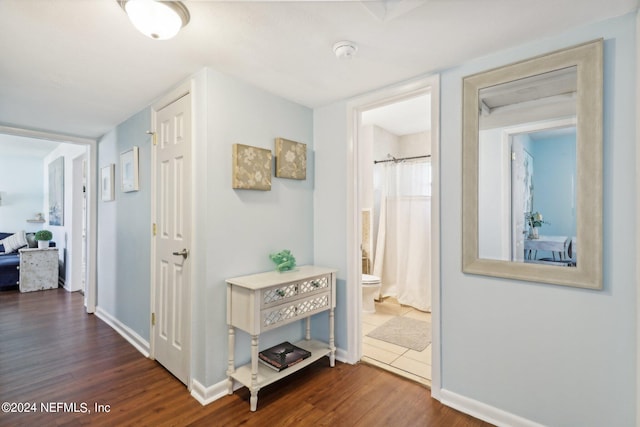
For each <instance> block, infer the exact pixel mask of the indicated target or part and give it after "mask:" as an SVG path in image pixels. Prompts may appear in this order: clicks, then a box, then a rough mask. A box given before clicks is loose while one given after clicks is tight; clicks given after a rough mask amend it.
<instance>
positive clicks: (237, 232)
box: [197, 70, 315, 385]
mask: <svg viewBox="0 0 640 427" xmlns="http://www.w3.org/2000/svg"><path fill="white" fill-rule="evenodd" d="M206 86H207V89H206V94H207V114H206V121H207V127H208V129H207V136H206V141H207V148H206V158H207V165H208V170H207V173H206V176H204V177H203V179H205V180H206V183H207V191H206V192H205V193H204V194H202V195H201V197H204V198H205V200H206V210H207V226H206V230H203V232H204V233H206V254H204V259H205V261H206V282H205V283H199V284H197V286H200V287H204V288H203V289H204V293H203V294H202V295H203V300H202V301H201V302H200V307H199V309H198V313H199V316H200V318H202V319H204V322H205V325H206V331H201V332H204V334H205V336H206V356H207V360H206V361H205V366H206V378H202V377H201V378H199V380H200V381H202V382H204V383H205V384H207V385H211V384H214V383H217V382H219V381H221V380H223V379H224V378H225V376H226V374H225V371H226V366H227V327H226V283H225V279H226V278H230V277H236V276H241V275H245V274H253V273H257V272H262V271H269V270H272V269H273V268H274V264H273V263H272V261H271V260H270V259H269V254H270V253H274V252H279V251H281V250H283V249H289V250H291V252H292V253H293V255H294V256H295V257H296V260H297V263H298V265H305V264H312V263H313V261H314V257H313V217H314V212H313V189H314V172H315V167H314V145H313V114H312V111H311V110H310V109H308V108H306V107H303V106H301V105H299V104H295V103H293V102H291V101H287V100H285V99H282V98H280V97H277V96H275V95H273V94H270V93H268V92H265V91H263V90H261V89H258V88H256V87H254V86H251V85H249V84H246V83H243V82H241V81H239V80H237V79H235V78H232V77H229V76H227V75H224V74H222V73H219V72H216V71H212V70H207V74H206ZM277 137H283V138H286V139H290V140H293V141H297V142H302V143H305V144H307V179H306V180H291V179H283V178H276V177H275V176H272V179H271V183H272V185H271V191H253V190H234V189H232V188H231V176H232V171H231V147H232V144H235V143H238V144H245V145H251V146H255V147H260V148H266V149H269V150H271V151H272V152H273V153H274V156H275V138H277ZM302 336H303V328H302V325H301V324H300V323H294V324H292V325H289V326H287V327H283V328H280V329H277V330H274V331H272V332H270V333H266V334H264V335H262V336H261V343H260V348H265V347H268V346H270V345H275V344H277V343H278V342H281V341H283V340H296V339H300V338H302ZM249 344H250V341H249V337H248V335H247V334H245V333H243V332H240V333H238V334H237V335H236V349H237V351H236V362H237V363H238V364H239V363H242V362H245V361H248V360H249V359H250V353H249V348H250V346H249ZM198 376H200V375H198Z"/></svg>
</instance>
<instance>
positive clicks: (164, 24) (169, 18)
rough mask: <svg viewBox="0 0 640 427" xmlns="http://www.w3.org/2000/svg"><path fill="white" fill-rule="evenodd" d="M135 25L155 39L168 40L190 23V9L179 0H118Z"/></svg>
mask: <svg viewBox="0 0 640 427" xmlns="http://www.w3.org/2000/svg"><path fill="white" fill-rule="evenodd" d="M118 3H119V4H120V7H122V8H123V9H124V11H125V12H127V15H129V19H130V20H131V23H132V24H133V26H134V27H136V28H137V29H138V31H140V32H141V33H142V34H144V35H145V36H147V37H150V38H152V39H154V40H166V39H170V38H172V37H174V36H175V35H176V34H178V31H180V29H181V28H182V27H184V26H185V25H187V23H189V18H190V15H189V10H188V9H187V7H186V6H185V5H184V4H182V2H179V1H156V0H118Z"/></svg>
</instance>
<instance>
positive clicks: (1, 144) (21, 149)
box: [0, 134, 60, 159]
mask: <svg viewBox="0 0 640 427" xmlns="http://www.w3.org/2000/svg"><path fill="white" fill-rule="evenodd" d="M58 145H60V143H58V142H53V141H47V140H44V139H35V138H26V137H23V136H13V135H4V134H0V155H2V156H13V157H16V156H19V157H25V156H26V157H37V158H39V159H44V158H45V157H46V156H47V154H49V153H51V152H52V151H53V150H55V149H56V147H58Z"/></svg>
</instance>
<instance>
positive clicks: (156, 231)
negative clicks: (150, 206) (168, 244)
mask: <svg viewBox="0 0 640 427" xmlns="http://www.w3.org/2000/svg"><path fill="white" fill-rule="evenodd" d="M156 234H158V226H157V225H156V223H155V222H154V223H153V235H154V236H155V235H156Z"/></svg>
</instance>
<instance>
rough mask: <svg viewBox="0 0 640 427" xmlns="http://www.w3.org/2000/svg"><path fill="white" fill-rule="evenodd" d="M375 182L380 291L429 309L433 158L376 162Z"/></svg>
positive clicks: (376, 272) (375, 269) (376, 265)
mask: <svg viewBox="0 0 640 427" xmlns="http://www.w3.org/2000/svg"><path fill="white" fill-rule="evenodd" d="M374 186H375V192H374V193H375V196H374V197H375V199H376V200H375V202H374V203H375V204H376V205H379V210H378V212H379V219H378V233H377V241H376V252H375V259H374V265H373V274H374V275H376V276H378V277H380V278H381V279H382V287H381V293H382V296H383V297H386V296H392V297H395V298H397V299H398V302H399V303H400V304H404V305H409V306H411V307H414V308H417V309H418V310H422V311H431V164H430V162H428V161H419V162H416V161H412V162H402V163H395V162H388V163H381V164H378V165H376V167H375V168H374ZM376 208H378V206H376Z"/></svg>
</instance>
